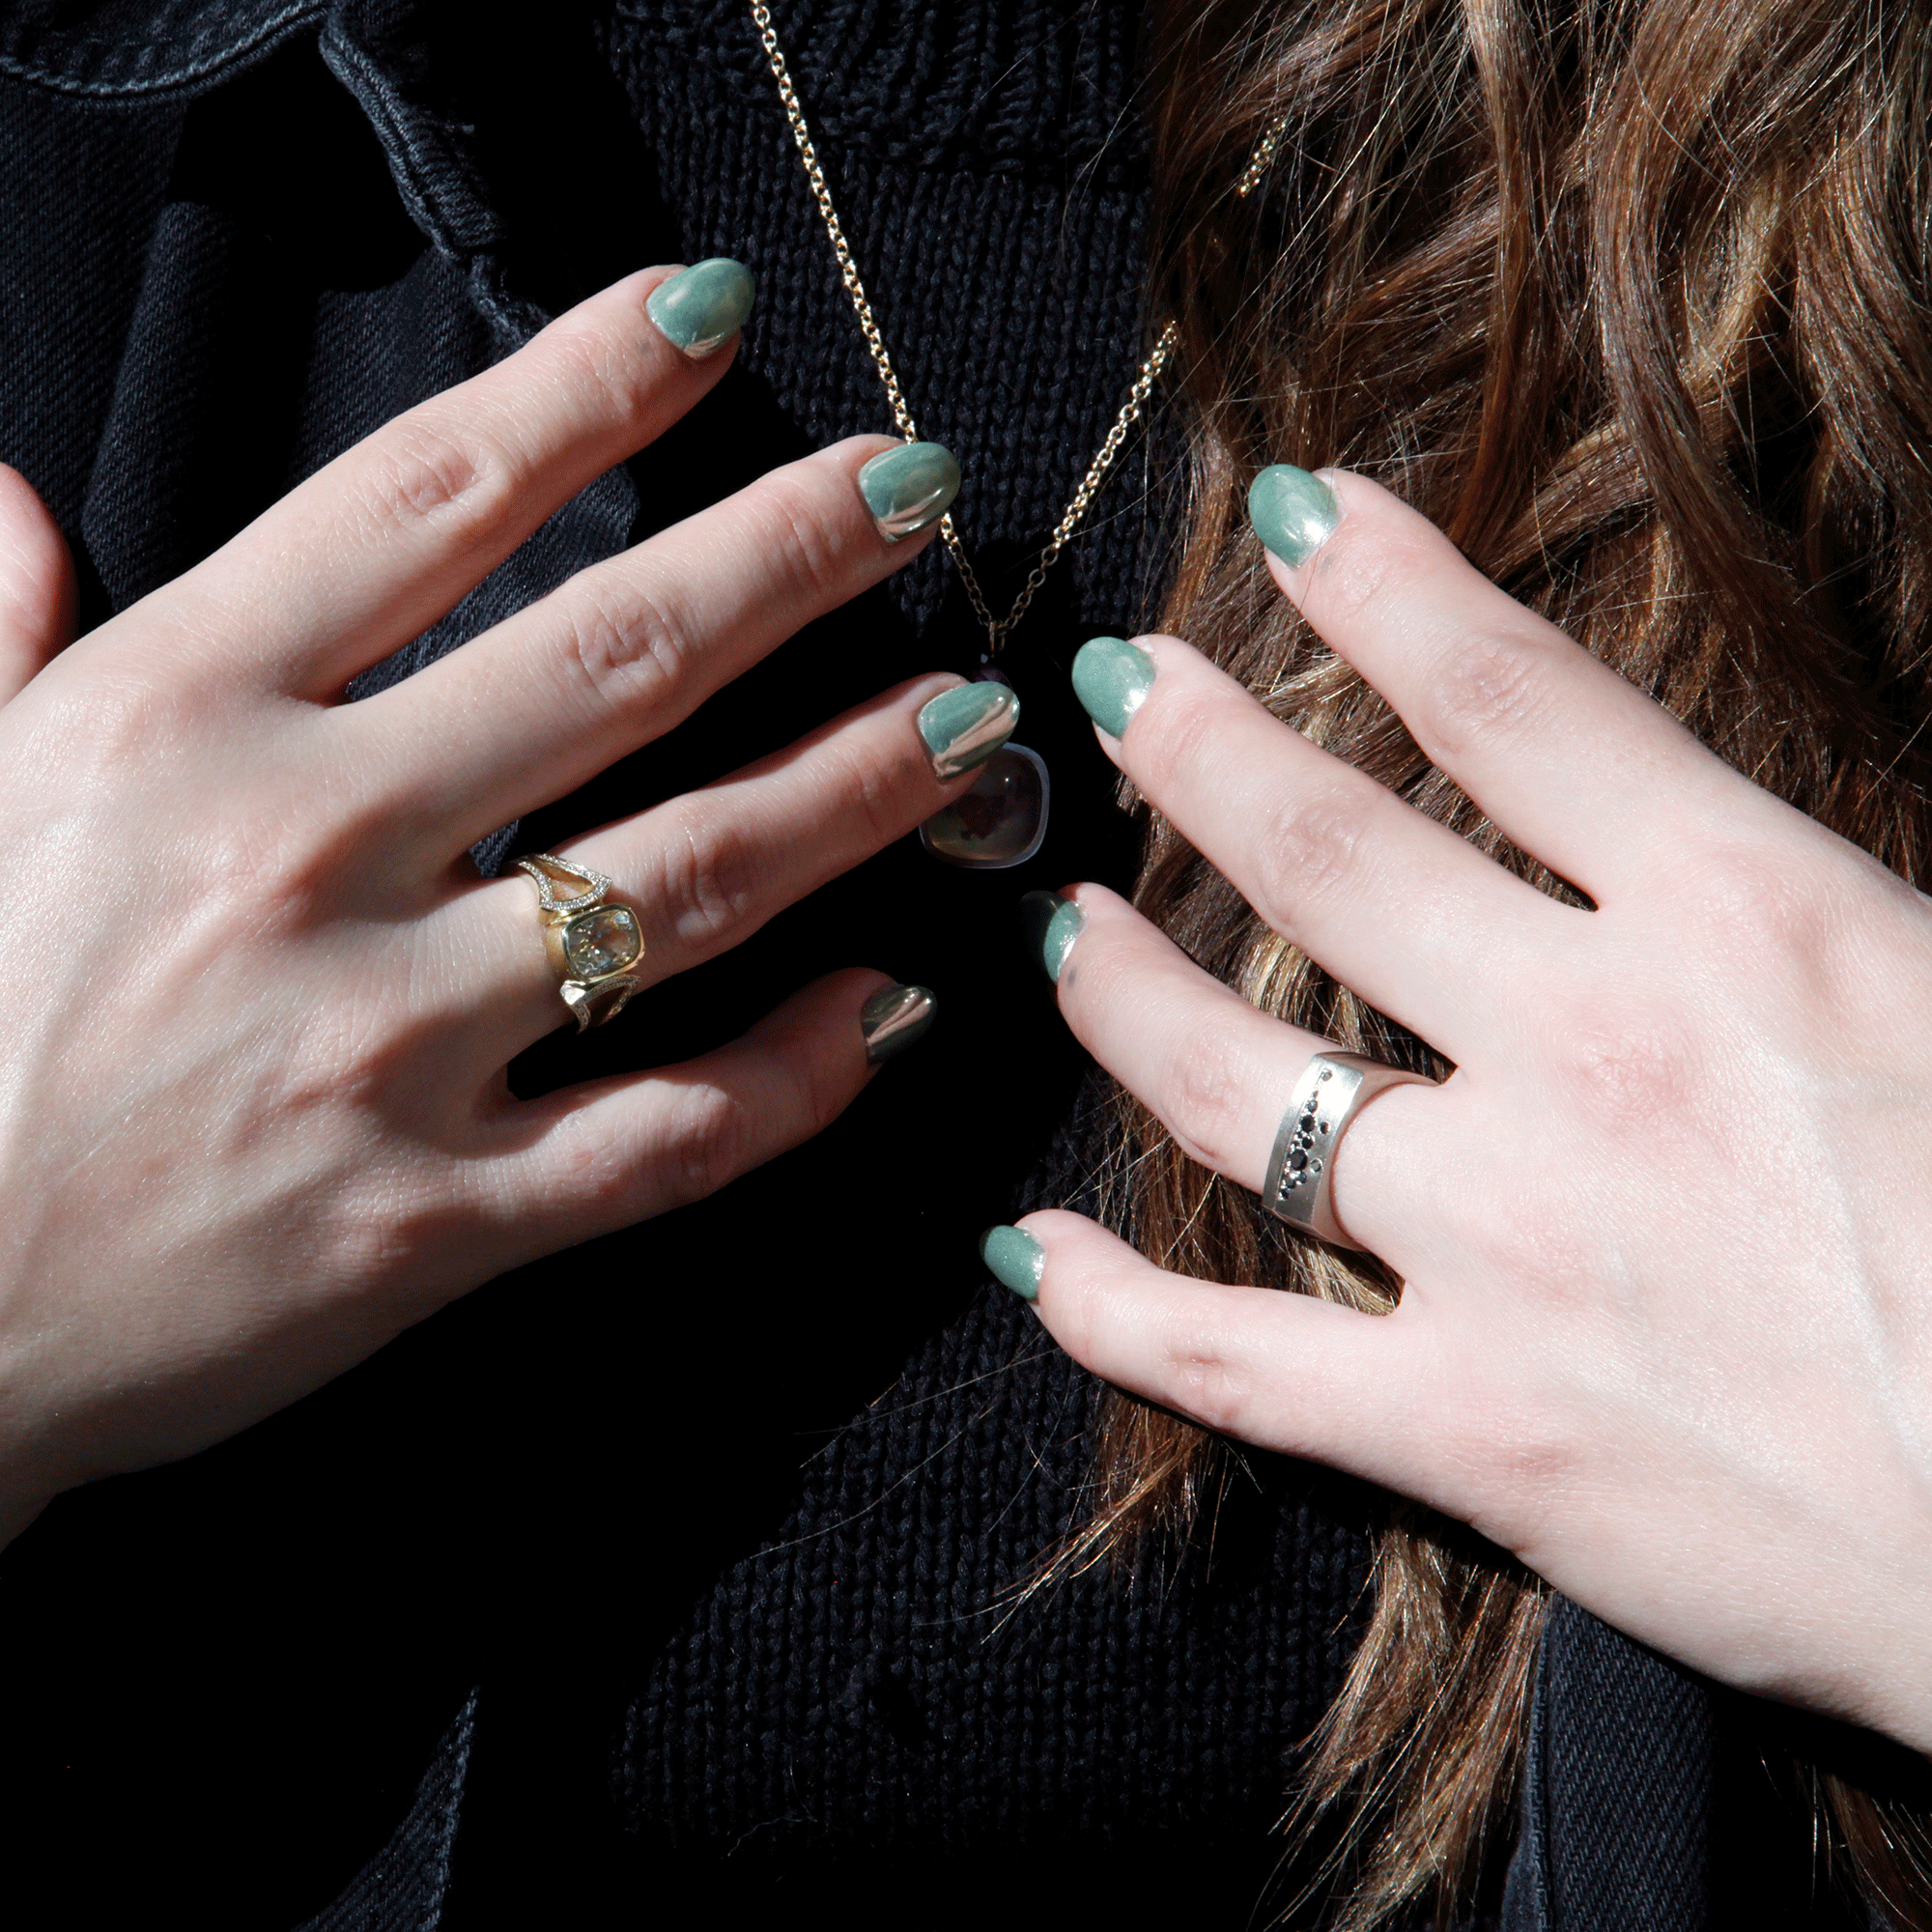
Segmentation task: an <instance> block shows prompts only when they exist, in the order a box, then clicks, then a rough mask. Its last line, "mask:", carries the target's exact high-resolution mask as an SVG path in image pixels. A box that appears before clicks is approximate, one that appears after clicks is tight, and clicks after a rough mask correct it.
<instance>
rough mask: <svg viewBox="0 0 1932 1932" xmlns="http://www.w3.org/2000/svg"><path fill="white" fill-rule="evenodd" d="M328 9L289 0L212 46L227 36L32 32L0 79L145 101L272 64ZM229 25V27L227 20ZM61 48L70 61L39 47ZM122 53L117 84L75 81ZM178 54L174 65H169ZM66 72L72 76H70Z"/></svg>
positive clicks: (6, 57)
mask: <svg viewBox="0 0 1932 1932" xmlns="http://www.w3.org/2000/svg"><path fill="white" fill-rule="evenodd" d="M326 13H327V6H326V4H324V0H289V4H288V5H287V6H285V7H283V8H281V9H280V11H279V12H277V13H275V14H271V15H270V17H269V18H268V19H266V20H263V21H260V22H258V23H257V24H256V25H255V26H253V27H252V28H250V29H248V30H247V31H246V32H244V33H243V34H242V36H241V39H240V40H237V41H230V42H225V43H222V44H220V45H218V46H214V47H212V48H211V47H210V45H209V43H210V42H211V41H213V40H214V39H215V37H216V34H217V33H218V32H219V31H220V28H219V27H216V26H205V27H203V28H202V29H201V30H200V31H198V32H196V33H195V34H193V35H192V36H191V37H190V38H188V39H187V40H185V41H181V40H153V41H101V40H96V39H93V38H90V37H88V36H85V35H69V34H63V33H61V32H59V31H58V30H54V31H50V32H47V33H44V34H42V35H38V36H35V35H27V36H24V37H23V38H24V39H25V41H26V43H27V45H28V48H29V49H30V50H29V51H28V52H26V53H24V54H23V53H21V52H19V51H18V50H17V49H8V48H0V75H5V76H6V77H7V78H8V79H11V80H18V81H23V82H25V83H26V84H27V85H28V86H30V87H39V88H43V89H45V90H46V91H48V92H49V93H53V94H68V95H78V96H82V97H86V98H90V99H109V100H111V99H156V98H158V97H161V96H165V95H169V94H175V93H183V92H189V91H192V90H194V89H197V88H199V87H202V86H204V85H206V84H207V83H208V82H210V81H212V80H213V79H215V78H216V77H218V76H220V75H222V74H225V73H228V72H230V71H234V70H237V69H239V68H241V67H244V66H252V65H253V64H254V63H255V62H256V61H259V60H262V59H265V58H266V57H267V56H268V55H270V54H271V53H272V52H273V51H274V50H275V48H276V47H278V46H280V45H281V43H283V42H284V41H286V40H288V39H289V38H290V37H291V36H292V35H294V34H296V33H298V32H299V31H300V30H301V29H302V28H303V27H305V26H309V25H311V24H312V23H314V22H315V21H317V20H320V19H321V18H322V17H323V15H324V14H326ZM222 24H223V25H225V24H226V23H222ZM48 45H52V46H55V47H57V48H58V49H59V50H60V51H61V53H62V54H64V55H65V57H66V58H65V60H64V61H63V62H61V63H59V64H56V63H55V62H54V61H53V60H52V59H50V58H48V57H46V56H45V55H43V54H42V53H41V52H40V51H39V49H40V48H43V47H46V46H48ZM117 55H118V56H120V57H122V58H123V60H124V61H125V62H126V64H127V67H128V74H127V76H126V77H124V78H120V79H115V80H89V79H78V78H75V77H73V75H72V73H71V70H72V69H73V68H75V67H82V66H87V65H91V64H94V63H96V62H98V61H99V60H101V59H103V58H112V57H114V56H117ZM171 55H176V56H178V59H177V60H176V62H175V64H173V65H167V64H166V63H167V62H168V59H169V56H171ZM157 65H158V66H161V67H162V70H163V71H160V72H159V73H156V74H155V75H154V76H153V77H152V78H150V77H148V72H147V71H148V70H151V69H153V68H155V67H156V66H157ZM64 70H65V71H64Z"/></svg>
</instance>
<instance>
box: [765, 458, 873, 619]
mask: <svg viewBox="0 0 1932 1932" xmlns="http://www.w3.org/2000/svg"><path fill="white" fill-rule="evenodd" d="M825 481H826V479H825V477H824V475H823V474H822V473H819V472H817V471H814V470H810V469H804V470H801V469H790V470H781V471H780V472H779V473H778V474H776V475H774V476H771V477H769V478H767V479H766V483H765V486H764V487H762V488H760V489H758V490H755V491H753V492H752V493H751V495H750V496H749V497H748V498H747V508H748V510H749V512H750V514H751V517H752V519H753V526H754V527H753V530H752V532H751V540H752V541H753V543H755V544H756V545H758V546H759V548H758V549H757V550H755V551H753V553H752V554H753V555H758V556H762V557H763V558H764V559H765V567H766V569H767V570H768V571H770V572H771V573H772V576H773V579H774V585H775V588H776V590H777V592H778V595H779V596H780V598H781V599H782V600H785V601H796V602H800V603H804V604H807V605H810V606H811V607H813V608H817V607H818V606H820V605H829V604H836V603H840V602H842V601H843V600H844V599H845V597H846V596H847V595H848V594H849V586H848V585H847V584H846V582H845V580H846V579H847V577H848V576H849V575H850V572H849V570H848V569H847V567H846V566H847V561H848V558H849V556H850V554H851V551H852V545H851V533H852V527H853V520H852V515H851V511H850V509H849V507H846V508H844V509H843V510H840V509H837V508H835V507H834V505H833V502H832V500H831V498H830V497H829V496H828V494H827V492H826V489H825V487H824V486H825ZM845 487H846V488H847V490H850V489H851V486H850V485H846V486H845ZM851 494H852V495H853V496H854V497H856V496H857V494H858V493H857V492H856V491H851Z"/></svg>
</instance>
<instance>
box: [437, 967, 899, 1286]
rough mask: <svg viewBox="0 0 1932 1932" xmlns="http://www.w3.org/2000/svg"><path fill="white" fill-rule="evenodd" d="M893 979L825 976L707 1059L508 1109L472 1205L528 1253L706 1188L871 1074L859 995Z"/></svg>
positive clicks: (788, 1142) (784, 1142) (807, 1123)
mask: <svg viewBox="0 0 1932 1932" xmlns="http://www.w3.org/2000/svg"><path fill="white" fill-rule="evenodd" d="M892 984H893V982H892V981H891V980H888V979H887V977H886V976H885V975H884V974H883V973H875V972H868V971H866V970H864V969H852V970H848V971H846V972H842V973H834V974H832V975H831V976H830V977H829V978H826V979H823V980H818V981H816V982H815V983H814V984H812V985H810V986H808V987H806V988H805V989H804V990H803V991H802V992H800V993H797V994H795V995H794V996H793V997H792V998H791V999H789V1000H787V1001H786V1002H785V1003H784V1004H783V1005H782V1006H781V1007H780V1008H779V1009H777V1010H776V1011H775V1012H772V1013H770V1014H768V1015H767V1016H766V1017H765V1018H764V1019H763V1020H761V1021H759V1023H758V1024H757V1025H756V1026H754V1027H753V1029H752V1030H751V1032H749V1033H748V1034H745V1035H744V1036H743V1037H740V1038H739V1039H736V1040H734V1041H732V1043H731V1044H730V1045H729V1046H725V1047H721V1048H720V1049H719V1050H718V1051H717V1052H715V1053H707V1054H704V1055H702V1056H701V1057H699V1058H698V1059H696V1060H691V1061H686V1062H685V1063H683V1064H682V1065H677V1066H666V1067H660V1068H658V1069H656V1070H655V1071H653V1072H649V1073H640V1074H628V1075H624V1076H622V1077H620V1078H615V1079H610V1080H598V1081H592V1082H589V1083H587V1084H585V1085H583V1086H581V1087H573V1088H566V1089H564V1090H563V1091H562V1092H560V1093H557V1094H550V1095H547V1096H546V1097H545V1098H544V1099H541V1100H533V1101H527V1102H521V1103H518V1104H516V1105H515V1106H513V1107H512V1108H510V1109H509V1110H508V1111H507V1112H506V1115H505V1118H504V1121H503V1123H502V1130H501V1131H502V1139H503V1142H504V1144H505V1145H504V1148H503V1151H501V1152H500V1153H498V1154H497V1156H496V1157H495V1158H493V1159H490V1160H487V1161H485V1162H483V1163H481V1164H480V1165H479V1167H478V1168H477V1170H476V1172H475V1174H474V1175H473V1177H472V1183H473V1190H474V1194H475V1197H476V1202H477V1206H478V1207H479V1208H480V1209H481V1210H482V1211H483V1212H485V1214H486V1215H488V1216H489V1217H490V1218H492V1219H493V1220H495V1221H497V1223H498V1225H499V1226H500V1228H501V1231H502V1236H503V1239H504V1242H505V1245H506V1246H508V1247H510V1248H511V1249H512V1250H513V1251H514V1252H515V1253H516V1254H517V1255H518V1256H520V1257H534V1256H537V1255H543V1254H549V1253H551V1252H552V1251H553V1250H554V1249H556V1248H559V1247H563V1246H565V1245H567V1244H569V1243H571V1242H574V1241H582V1240H587V1239H588V1238H589V1237H590V1236H593V1235H601V1234H608V1233H610V1232H611V1230H612V1229H615V1228H626V1227H629V1226H630V1225H631V1224H632V1223H633V1222H636V1221H642V1220H645V1219H648V1218H649V1217H650V1216H652V1215H655V1214H662V1213H665V1212H667V1211H668V1209H670V1208H678V1207H682V1206H683V1205H684V1204H685V1203H687V1202H691V1201H697V1200H701V1199H703V1198H704V1197H706V1196H707V1195H711V1194H715V1193H717V1191H718V1190H719V1189H720V1188H721V1187H723V1186H725V1184H726V1183H727V1182H729V1181H732V1180H735V1179H737V1178H738V1177H739V1176H740V1175H743V1174H748V1173H750V1172H751V1171H752V1170H753V1168H756V1167H760V1166H762V1165H763V1164H764V1163H765V1162H766V1161H768V1160H771V1159H772V1158H773V1157H774V1156H776V1155H778V1154H781V1153H783V1152H784V1151H785V1150H786V1149H788V1148H793V1147H796V1146H797V1145H798V1144H799V1143H800V1142H801V1141H806V1140H810V1138H811V1136H812V1135H813V1134H815V1133H818V1132H819V1131H820V1130H821V1129H823V1128H825V1127H827V1126H829V1125H830V1124H831V1123H832V1122H834V1121H835V1120H837V1119H838V1116H839V1115H840V1114H841V1113H843V1112H844V1110H845V1109H846V1107H848V1106H849V1105H850V1104H851V1102H852V1101H853V1099H854V1098H855V1097H856V1096H857V1095H858V1094H859V1092H860V1090H861V1089H862V1088H863V1087H864V1086H865V1085H866V1083H867V1081H868V1080H869V1079H870V1078H871V1077H872V1074H873V1073H874V1072H875V1071H876V1070H877V1064H876V1062H874V1061H872V1060H868V1058H867V1029H866V1022H865V1018H864V1014H865V1010H866V1007H867V1001H868V1000H870V999H871V998H872V996H873V995H875V994H877V993H880V992H881V991H883V990H885V989H886V988H888V987H890V986H891V985H892ZM666 1286H667V1287H668V1286H669V1285H666ZM682 1286H685V1287H687V1288H690V1289H694V1290H696V1289H698V1288H701V1284H684V1285H682Z"/></svg>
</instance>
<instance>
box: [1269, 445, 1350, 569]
mask: <svg viewBox="0 0 1932 1932" xmlns="http://www.w3.org/2000/svg"><path fill="white" fill-rule="evenodd" d="M1341 521H1342V505H1341V504H1340V503H1339V502H1338V501H1337V500H1336V497H1335V493H1334V491H1332V490H1331V489H1329V487H1328V486H1327V484H1325V483H1324V482H1322V480H1321V477H1319V476H1311V475H1310V474H1309V473H1308V471H1307V470H1305V469H1296V468H1295V467H1294V465H1293V464H1292V463H1271V464H1269V465H1268V467H1267V468H1266V469H1264V470H1263V471H1262V473H1261V474H1260V475H1259V476H1257V477H1256V478H1255V480H1254V481H1253V483H1251V484H1250V485H1249V486H1248V522H1249V523H1251V524H1252V525H1253V526H1254V528H1255V534H1256V536H1258V537H1260V538H1261V540H1262V542H1263V543H1264V545H1265V546H1266V548H1267V550H1268V551H1269V553H1270V554H1273V555H1275V556H1278V557H1280V558H1281V560H1282V562H1284V563H1285V564H1287V565H1288V566H1289V567H1290V568H1291V569H1294V568H1298V567H1299V566H1300V565H1302V564H1304V563H1306V562H1307V561H1308V559H1309V558H1310V557H1311V556H1313V555H1314V554H1315V553H1316V552H1317V551H1318V550H1320V549H1321V546H1322V545H1323V544H1325V543H1326V542H1327V541H1328V539H1329V537H1330V536H1332V535H1333V534H1334V530H1335V526H1336V525H1337V524H1339V523H1340V522H1341Z"/></svg>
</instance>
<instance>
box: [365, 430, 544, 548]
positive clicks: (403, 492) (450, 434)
mask: <svg viewBox="0 0 1932 1932" xmlns="http://www.w3.org/2000/svg"><path fill="white" fill-rule="evenodd" d="M373 489H374V495H375V504H376V510H377V515H378V517H379V518H380V520H381V521H382V522H383V523H384V525H385V526H387V527H389V528H390V529H395V528H400V527H407V526H412V525H434V526H438V527H439V530H440V533H446V534H451V535H454V536H456V537H457V538H458V539H459V541H460V540H462V539H464V538H465V537H469V538H472V539H473V538H480V537H481V536H482V535H483V534H484V532H485V531H487V530H488V529H489V528H490V527H491V526H493V525H494V524H496V523H497V521H498V520H500V518H501V517H502V516H503V515H504V514H505V513H506V512H507V511H508V510H509V509H510V508H511V506H512V505H513V504H514V502H515V501H516V498H517V496H518V494H519V491H520V489H521V477H520V475H519V470H518V466H517V465H516V464H515V463H514V462H513V461H512V460H511V458H510V455H509V452H508V451H507V450H506V449H504V448H502V447H501V446H500V445H499V444H497V442H495V441H494V440H492V439H490V438H488V437H486V436H483V435H480V434H479V433H477V431H476V430H475V429H474V428H470V429H468V430H465V431H459V430H458V429H457V428H456V427H455V426H454V425H453V424H452V423H451V422H450V421H449V420H448V412H447V411H446V410H442V409H436V408H430V409H424V410H419V411H416V412H413V413H412V414H410V415H407V416H404V417H403V418H402V419H401V421H399V422H398V423H397V424H396V425H395V426H394V429H393V431H392V432H391V434H390V435H388V436H387V437H385V438H384V440H382V442H381V443H380V444H379V445H378V449H377V461H376V464H375V467H374V476H373Z"/></svg>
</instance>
